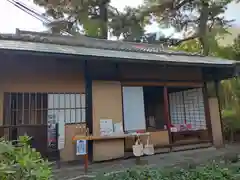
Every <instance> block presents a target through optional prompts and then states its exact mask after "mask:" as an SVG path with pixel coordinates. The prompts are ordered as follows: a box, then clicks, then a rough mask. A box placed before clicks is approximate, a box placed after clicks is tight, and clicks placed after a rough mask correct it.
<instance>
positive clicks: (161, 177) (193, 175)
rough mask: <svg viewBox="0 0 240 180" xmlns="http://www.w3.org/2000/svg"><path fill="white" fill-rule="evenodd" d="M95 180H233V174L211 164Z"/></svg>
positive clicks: (139, 171)
mask: <svg viewBox="0 0 240 180" xmlns="http://www.w3.org/2000/svg"><path fill="white" fill-rule="evenodd" d="M96 179H97V180H124V179H128V180H147V179H154V180H207V179H211V180H235V175H234V174H233V172H232V171H231V170H229V169H227V168H222V167H220V166H219V165H218V164H217V163H215V162H212V163H210V164H208V165H205V166H198V167H196V168H192V169H175V170H170V171H169V170H168V171H167V170H165V171H161V170H158V169H150V168H139V169H130V170H127V171H124V172H121V173H115V174H110V175H107V176H106V175H105V176H98V177H97V178H96Z"/></svg>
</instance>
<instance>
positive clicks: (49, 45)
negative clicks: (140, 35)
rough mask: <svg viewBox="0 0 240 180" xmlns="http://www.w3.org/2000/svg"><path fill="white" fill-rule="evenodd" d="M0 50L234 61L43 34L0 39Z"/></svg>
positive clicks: (190, 61) (225, 62)
mask: <svg viewBox="0 0 240 180" xmlns="http://www.w3.org/2000/svg"><path fill="white" fill-rule="evenodd" d="M0 49H10V50H23V51H36V52H45V53H60V54H72V55H90V56H102V57H116V58H119V59H133V60H145V61H162V62H178V63H190V64H196V63H197V64H211V65H214V64H216V65H232V64H235V61H230V60H223V59H219V58H214V57H204V56H201V55H198V54H189V53H186V52H175V51H171V50H168V49H164V48H162V47H161V46H160V45H152V44H144V43H129V42H121V41H109V40H103V39H95V38H89V37H85V36H79V37H71V36H59V35H50V34H46V33H33V34H21V33H20V34H17V35H12V34H5V35H0Z"/></svg>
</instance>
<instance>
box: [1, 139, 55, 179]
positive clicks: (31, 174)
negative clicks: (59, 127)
mask: <svg viewBox="0 0 240 180" xmlns="http://www.w3.org/2000/svg"><path fill="white" fill-rule="evenodd" d="M29 141H30V138H29V137H27V136H21V137H19V140H18V141H16V142H14V143H15V144H16V145H13V142H8V141H5V140H3V139H1V140H0V159H1V161H0V179H1V180H15V179H17V180H51V179H52V172H51V169H50V166H49V165H50V164H49V163H48V162H47V161H45V160H44V159H42V158H41V155H40V153H39V152H37V151H36V150H35V149H33V148H31V146H30V145H29Z"/></svg>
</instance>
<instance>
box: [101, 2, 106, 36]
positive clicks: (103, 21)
mask: <svg viewBox="0 0 240 180" xmlns="http://www.w3.org/2000/svg"><path fill="white" fill-rule="evenodd" d="M107 5H108V3H101V4H100V6H99V9H100V19H101V27H100V33H101V34H100V38H101V39H107V38H108V10H107Z"/></svg>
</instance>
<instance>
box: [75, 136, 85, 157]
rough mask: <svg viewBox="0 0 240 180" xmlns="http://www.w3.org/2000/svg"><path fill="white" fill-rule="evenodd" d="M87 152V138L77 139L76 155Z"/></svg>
mask: <svg viewBox="0 0 240 180" xmlns="http://www.w3.org/2000/svg"><path fill="white" fill-rule="evenodd" d="M86 154H87V140H77V142H76V155H86Z"/></svg>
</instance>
